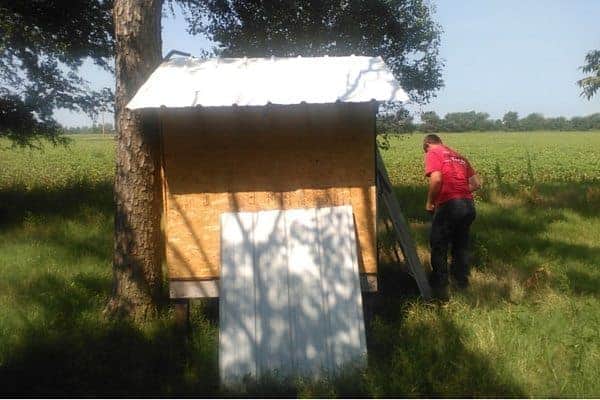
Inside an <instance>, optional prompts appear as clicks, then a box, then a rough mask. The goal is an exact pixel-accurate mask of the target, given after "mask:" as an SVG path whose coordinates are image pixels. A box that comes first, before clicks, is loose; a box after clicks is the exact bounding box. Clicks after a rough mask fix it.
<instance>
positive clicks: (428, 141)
mask: <svg viewBox="0 0 600 400" xmlns="http://www.w3.org/2000/svg"><path fill="white" fill-rule="evenodd" d="M441 144H442V139H440V137H439V136H438V135H436V134H433V133H430V134H429V135H427V136H425V138H424V139H423V151H424V152H425V153H427V149H429V146H430V145H441Z"/></svg>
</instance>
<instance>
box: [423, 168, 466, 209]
mask: <svg viewBox="0 0 600 400" xmlns="http://www.w3.org/2000/svg"><path fill="white" fill-rule="evenodd" d="M469 186H470V185H469ZM441 189H442V172H441V171H433V172H432V173H431V174H430V175H429V191H428V192H427V203H426V204H425V210H427V211H430V212H433V209H434V208H435V205H434V200H435V199H436V197H437V195H438V194H439V193H440V190H441Z"/></svg>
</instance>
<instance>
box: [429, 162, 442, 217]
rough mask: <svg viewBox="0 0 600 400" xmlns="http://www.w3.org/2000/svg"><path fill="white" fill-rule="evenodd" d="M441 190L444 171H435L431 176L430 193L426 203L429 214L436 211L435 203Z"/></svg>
mask: <svg viewBox="0 0 600 400" xmlns="http://www.w3.org/2000/svg"><path fill="white" fill-rule="evenodd" d="M441 189H442V171H433V172H432V173H431V174H430V175H429V191H428V192H427V202H426V203H425V210H427V212H429V213H433V211H434V209H435V204H434V201H435V199H436V198H437V196H438V194H439V193H440V190H441Z"/></svg>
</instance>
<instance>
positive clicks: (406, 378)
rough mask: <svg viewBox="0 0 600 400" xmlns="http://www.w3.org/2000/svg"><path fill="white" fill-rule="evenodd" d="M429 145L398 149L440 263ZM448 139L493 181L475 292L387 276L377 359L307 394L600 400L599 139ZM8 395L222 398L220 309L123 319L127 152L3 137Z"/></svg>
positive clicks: (0, 250)
mask: <svg viewBox="0 0 600 400" xmlns="http://www.w3.org/2000/svg"><path fill="white" fill-rule="evenodd" d="M421 138H422V135H408V136H404V137H402V138H392V139H391V140H390V145H391V147H390V149H389V150H387V151H384V152H383V157H384V159H385V161H386V164H387V166H388V169H389V172H390V176H391V179H392V181H393V183H394V185H395V187H396V191H397V195H398V197H399V199H400V201H401V203H402V205H403V209H404V210H405V212H406V216H407V218H408V219H409V221H410V222H411V225H412V228H413V231H414V233H415V237H416V240H417V244H418V248H419V249H418V250H419V253H420V256H421V257H422V259H423V261H424V262H425V263H426V264H427V263H428V261H427V256H428V248H427V229H428V224H429V217H428V216H427V215H426V213H424V211H423V206H424V202H425V193H426V186H425V183H426V182H425V179H424V177H423V175H422V160H423V155H422V150H421V145H420V141H421ZM443 139H444V140H445V141H446V142H447V143H448V144H450V145H451V146H453V147H455V148H456V149H457V150H459V151H460V152H461V153H463V154H464V155H466V156H468V157H469V158H470V160H471V161H472V163H473V164H474V166H475V168H476V169H477V170H478V171H479V172H480V174H481V175H482V176H483V178H484V183H485V188H484V190H482V191H481V193H479V194H478V197H477V199H476V201H477V211H478V217H477V220H476V222H475V224H474V226H473V230H472V233H473V237H474V242H473V256H474V263H475V266H474V269H473V279H472V282H473V284H472V287H471V288H470V289H469V290H468V291H467V292H465V293H451V295H452V297H451V301H450V302H449V303H448V304H447V305H445V306H435V305H430V304H425V303H423V302H421V301H420V300H419V299H418V298H417V297H416V296H414V292H415V289H414V285H413V284H412V283H411V282H410V281H409V280H407V279H406V276H405V274H404V273H403V272H402V271H401V269H400V268H398V266H395V265H383V266H382V267H381V286H382V293H381V294H380V295H378V296H376V298H375V299H370V301H373V310H374V317H373V319H372V321H371V325H370V327H369V329H368V348H369V365H368V367H367V368H366V369H365V370H361V371H348V372H347V373H345V374H344V375H342V376H339V377H337V378H335V379H332V380H329V381H320V382H311V381H296V382H294V383H293V385H292V387H291V388H290V387H281V386H279V385H278V384H276V383H274V382H269V381H266V382H262V383H260V384H258V385H255V386H248V387H246V388H244V391H245V393H259V394H261V393H266V394H277V393H278V394H284V395H285V394H288V395H290V394H291V395H300V396H316V395H323V396H349V395H353V394H362V395H367V396H388V397H389V396H394V395H396V396H402V395H405V396H460V395H462V396H502V397H505V396H508V397H512V396H527V397H529V396H542V397H549V396H552V397H559V396H560V397H565V396H572V397H598V396H599V395H600V373H599V372H598V371H600V302H599V294H600V270H598V265H599V264H600V208H599V207H600V153H599V152H598V151H597V150H596V149H598V148H600V133H599V132H585V133H583V132H581V133H577V132H573V133H571V132H569V133H553V132H536V133H464V134H447V135H443ZM0 148H1V149H2V150H0V278H1V279H0V388H1V389H0V392H2V393H5V394H17V393H30V394H56V393H73V394H81V395H85V394H134V395H135V394H139V395H143V394H149V393H162V394H166V395H168V394H172V395H177V394H181V395H185V394H186V393H192V394H197V395H200V394H208V395H220V394H221V395H231V394H233V393H232V392H224V391H223V389H220V388H219V387H218V369H217V331H218V328H217V324H216V317H215V315H216V309H215V304H214V303H210V302H198V303H195V304H194V307H192V327H193V331H192V333H191V334H190V335H189V336H187V337H186V336H185V335H182V334H181V333H180V332H178V331H177V329H176V328H175V326H174V325H173V322H172V315H171V311H170V310H165V312H164V314H163V315H162V316H161V317H160V318H158V319H157V320H155V321H149V322H148V324H146V325H145V326H141V327H140V326H134V325H130V324H127V323H116V322H111V321H108V320H106V319H105V318H104V317H103V316H102V310H103V307H104V305H105V304H106V302H107V299H108V297H109V295H110V289H111V254H112V213H113V204H112V189H111V186H112V179H113V174H114V142H113V141H112V139H110V138H103V137H100V136H85V137H73V140H72V142H71V145H70V146H69V147H68V148H63V147H57V148H53V147H51V146H50V147H46V148H44V150H43V151H42V152H40V151H38V150H26V149H10V148H7V143H0Z"/></svg>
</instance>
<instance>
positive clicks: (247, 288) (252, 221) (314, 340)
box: [219, 206, 366, 384]
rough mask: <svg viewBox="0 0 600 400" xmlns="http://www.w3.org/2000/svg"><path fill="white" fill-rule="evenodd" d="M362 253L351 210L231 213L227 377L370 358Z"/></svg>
mask: <svg viewBox="0 0 600 400" xmlns="http://www.w3.org/2000/svg"><path fill="white" fill-rule="evenodd" d="M356 252H357V244H356V237H355V230H354V219H353V216H352V207H351V206H339V207H327V208H319V209H315V208H312V209H296V210H285V211H283V210H276V211H261V212H256V213H224V214H222V215H221V297H220V303H219V307H220V309H219V315H220V331H219V369H220V375H221V381H222V382H223V383H224V384H235V383H240V382H241V381H242V380H243V379H244V378H245V377H248V376H249V377H254V378H260V377H265V376H271V377H273V376H275V377H280V378H286V377H290V376H308V377H321V376H326V375H332V374H335V373H336V372H339V371H340V369H341V368H344V366H348V365H350V366H352V367H356V366H357V365H358V366H360V364H362V363H364V361H365V358H366V340H365V328H364V319H363V311H362V298H361V291H360V281H359V271H358V259H357V254H356Z"/></svg>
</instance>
